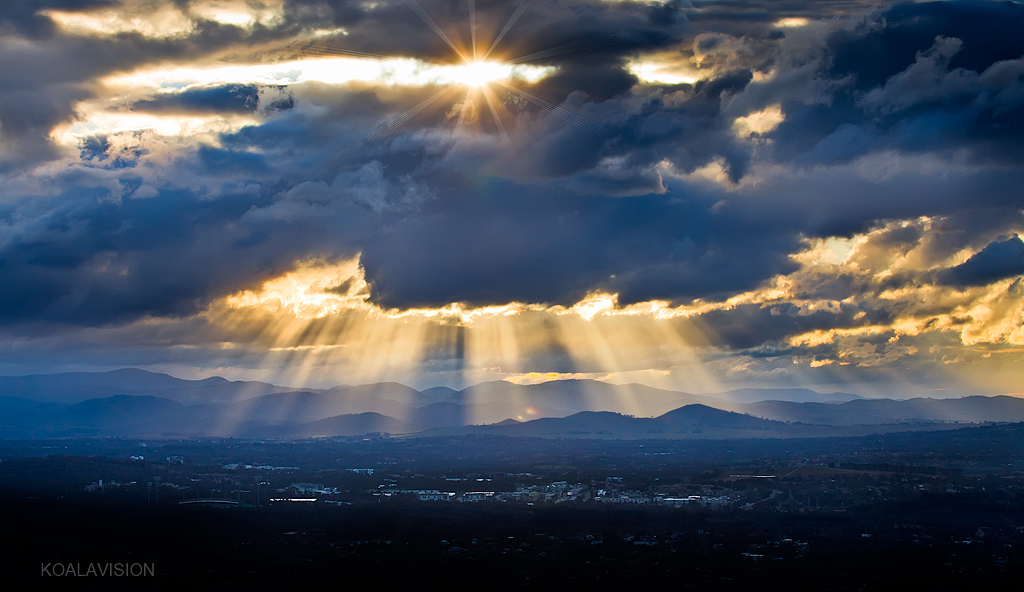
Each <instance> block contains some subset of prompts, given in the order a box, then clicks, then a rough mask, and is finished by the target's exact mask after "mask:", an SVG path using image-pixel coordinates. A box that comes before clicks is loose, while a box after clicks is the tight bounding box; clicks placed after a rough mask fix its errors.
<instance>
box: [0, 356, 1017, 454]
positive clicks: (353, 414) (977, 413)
mask: <svg viewBox="0 0 1024 592" xmlns="http://www.w3.org/2000/svg"><path fill="white" fill-rule="evenodd" d="M997 421H1024V400H1021V399H1017V398H1013V397H980V396H979V397H965V398H962V399H910V400H906V401H895V400H890V399H863V398H861V397H859V396H857V395H854V394H849V393H829V394H823V393H818V392H815V391H812V390H807V389H740V390H734V391H729V392H724V393H714V394H706V395H693V394H689V393H683V392H674V391H667V390H662V389H656V388H653V387H649V386H644V385H639V384H629V385H614V384H608V383H604V382H599V381H593V380H565V381H552V382H546V383H541V384H535V385H516V384H512V383H508V382H488V383H482V384H478V385H474V386H471V387H469V388H466V389H463V390H461V391H456V390H454V389H450V388H447V387H435V388H431V389H426V390H424V391H417V390H415V389H412V388H410V387H407V386H404V385H401V384H398V383H377V384H370V385H359V386H337V387H333V388H329V389H296V388H290V387H282V386H277V385H273V384H267V383H262V382H247V381H234V382H232V381H228V380H225V379H223V378H219V377H212V378H207V379H204V380H183V379H179V378H174V377H172V376H169V375H166V374H157V373H152V372H147V371H144V370H138V369H124V370H116V371H112V372H103V373H67V374H54V375H33V376H17V377H0V438H6V439H20V438H42V437H81V436H132V437H147V438H158V437H194V436H238V437H267V438H307V437H317V436H354V435H361V434H367V433H379V432H385V433H390V434H424V435H443V434H452V433H459V434H465V433H493V434H505V435H521V436H539V437H601V438H732V437H775V438H778V437H802V436H815V437H818V436H829V435H851V434H859V433H872V432H879V431H898V430H911V429H940V428H945V427H951V424H952V425H953V426H955V425H956V424H955V423H954V422H964V423H980V422H997Z"/></svg>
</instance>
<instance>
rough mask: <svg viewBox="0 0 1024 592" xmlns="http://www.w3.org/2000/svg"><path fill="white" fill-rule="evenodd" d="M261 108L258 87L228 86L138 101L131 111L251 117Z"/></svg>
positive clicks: (198, 89)
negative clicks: (211, 113)
mask: <svg viewBox="0 0 1024 592" xmlns="http://www.w3.org/2000/svg"><path fill="white" fill-rule="evenodd" d="M258 104H259V87H258V86H256V85H255V84H226V85H221V86H215V87H210V88H195V89H187V90H184V91H182V92H178V93H167V94H164V95H161V96H158V97H155V98H153V99H147V100H142V101H136V102H135V103H133V104H132V105H131V108H132V110H133V111H148V112H151V113H209V112H214V113H252V112H253V111H255V110H256V107H257V105H258Z"/></svg>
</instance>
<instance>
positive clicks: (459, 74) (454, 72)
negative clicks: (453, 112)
mask: <svg viewBox="0 0 1024 592" xmlns="http://www.w3.org/2000/svg"><path fill="white" fill-rule="evenodd" d="M404 2H405V4H406V5H407V6H408V7H409V8H410V9H412V11H413V12H415V13H416V14H417V15H418V16H419V17H420V19H421V20H422V21H423V22H424V23H425V24H426V25H427V26H429V27H430V28H431V29H432V30H433V31H434V33H436V34H437V36H438V37H439V38H440V39H441V40H442V41H444V42H445V43H446V44H447V45H448V47H450V48H451V49H452V51H453V52H454V53H455V55H456V56H458V58H459V59H460V60H461V62H462V63H459V64H457V65H456V64H446V65H440V64H433V65H429V66H428V67H427V68H426V69H429V70H433V72H435V73H436V74H439V76H438V77H437V79H436V80H435V82H436V83H440V84H443V85H444V86H443V87H442V88H441V89H440V90H439V91H437V92H436V93H434V94H433V95H431V96H429V97H427V98H426V99H425V100H423V101H422V102H420V103H419V104H417V105H415V106H413V107H412V108H410V109H408V110H407V111H405V112H404V113H401V114H399V115H397V116H396V117H394V118H392V119H391V120H390V121H387V122H385V123H382V124H380V125H378V126H377V127H376V129H374V130H373V131H372V132H370V133H369V134H367V135H366V136H364V137H363V138H361V139H359V140H357V141H356V142H354V143H353V144H350V145H349V146H348V147H347V148H345V149H344V150H342V151H341V152H339V153H338V154H337V155H335V157H334V158H333V159H331V161H330V163H329V165H328V166H333V165H335V164H337V163H340V162H342V161H344V159H345V158H347V157H348V156H349V155H350V154H353V153H355V152H356V151H357V150H358V148H359V147H360V146H362V145H365V144H368V143H370V142H374V141H377V140H379V139H381V138H383V137H385V136H387V135H388V134H390V133H392V132H393V131H395V130H396V129H398V128H399V127H400V126H401V125H402V124H403V123H405V122H406V121H408V120H409V119H411V118H412V117H415V116H416V115H417V114H418V113H420V112H421V111H423V110H424V109H426V108H428V107H429V106H430V105H431V104H433V103H434V102H436V101H438V100H439V99H441V98H442V97H444V96H445V95H447V93H448V91H450V90H451V89H452V88H454V87H457V86H462V87H466V88H468V91H467V92H466V97H465V99H464V100H463V101H461V102H459V103H457V106H458V107H459V117H458V119H457V124H456V128H455V132H454V139H453V141H452V144H451V146H452V147H453V148H454V147H455V145H456V143H457V142H458V139H459V137H461V135H462V133H463V128H464V127H465V124H466V122H467V119H468V117H467V112H468V111H470V110H471V107H472V106H473V105H478V104H480V103H479V102H478V101H476V100H474V97H475V98H477V99H479V98H481V97H482V98H483V100H484V102H485V103H486V104H487V108H488V110H489V111H490V114H491V120H492V121H493V123H494V128H495V130H496V131H497V133H498V135H499V136H500V137H501V141H502V142H503V143H504V144H505V145H506V146H508V145H511V139H510V138H509V135H508V132H507V131H506V130H505V126H504V124H503V123H502V122H501V116H500V115H499V113H498V111H499V109H504V102H503V101H502V100H501V99H500V98H499V97H497V96H496V95H495V92H494V91H495V90H497V91H498V92H502V89H504V91H507V92H508V94H509V95H516V96H517V97H518V98H519V99H523V100H526V101H528V102H530V103H533V104H534V105H536V106H537V107H540V108H542V109H544V110H545V111H548V112H549V113H551V114H552V115H555V116H556V117H558V118H560V119H562V120H563V121H565V122H566V123H568V124H570V125H573V126H576V127H578V128H579V129H581V130H582V131H584V132H586V133H588V134H591V135H594V136H597V137H598V138H600V139H602V140H609V139H613V138H614V137H615V134H614V133H612V132H610V131H609V130H606V129H605V128H604V127H602V126H600V125H598V124H596V123H593V122H591V121H588V120H586V119H584V118H583V117H580V116H579V115H577V114H575V113H572V112H570V111H568V110H566V109H564V108H562V107H559V106H558V105H555V104H552V103H549V102H548V101H545V100H544V99H542V98H540V97H537V96H535V95H533V94H531V93H529V92H528V91H526V90H525V89H524V88H520V87H518V86H516V85H514V84H512V82H513V81H514V80H518V81H521V82H526V83H530V82H535V81H537V80H539V79H540V78H543V77H544V76H547V75H548V74H550V73H551V72H552V71H553V70H554V68H553V67H552V66H547V65H545V66H536V65H529V62H535V61H538V60H543V59H546V58H551V57H554V56H560V55H565V54H568V53H573V52H577V51H585V50H590V49H595V48H598V47H602V46H607V45H611V44H617V43H623V42H625V41H627V40H628V39H627V38H626V37H625V36H624V35H623V34H622V33H618V32H616V33H603V34H600V35H596V36H593V37H587V38H584V39H580V40H577V41H572V42H569V43H566V44H563V45H559V46H555V47H551V48H548V49H545V50H541V51H537V52H534V53H530V54H526V55H522V56H519V57H516V58H511V59H506V58H497V56H498V53H497V52H495V49H496V48H497V47H498V45H499V44H500V43H501V41H502V39H504V37H505V35H506V34H507V33H508V32H509V30H511V28H512V26H513V25H514V24H515V23H516V21H517V20H518V19H519V17H521V16H522V15H523V12H524V11H525V10H526V8H527V6H529V5H530V2H531V0H520V2H519V5H518V7H517V8H516V10H515V12H514V13H512V15H511V16H510V17H509V19H508V21H507V22H506V23H505V26H504V27H502V29H501V32H499V33H498V34H497V36H496V37H495V38H494V41H493V42H492V43H491V44H490V46H489V47H488V48H487V50H486V51H483V48H482V47H478V46H477V36H476V2H475V0H469V17H470V18H469V25H470V27H469V28H470V37H471V43H470V44H469V45H468V46H462V47H460V46H459V45H457V44H456V43H455V42H454V41H452V39H451V38H450V37H449V36H448V35H447V34H446V33H445V32H444V31H443V30H442V29H441V27H439V26H438V25H437V23H435V22H434V19H432V18H430V15H429V14H427V12H426V11H425V10H423V7H422V6H420V5H419V2H417V0H404ZM304 51H308V52H310V53H318V54H324V55H328V56H332V57H346V58H355V59H362V60H367V59H369V60H389V59H392V58H391V57H389V56H385V55H377V54H370V53H366V52H363V51H357V50H351V49H342V48H338V47H332V46H326V45H318V44H316V43H310V44H307V45H306V46H305V47H304ZM492 56H495V57H492ZM488 58H491V59H488ZM496 60H497V61H496ZM492 83H493V84H494V85H495V87H494V88H493V89H492V88H489V87H491V84H492ZM497 87H501V89H499V88H497ZM506 112H507V110H506Z"/></svg>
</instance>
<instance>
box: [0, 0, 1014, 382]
mask: <svg viewBox="0 0 1024 592" xmlns="http://www.w3.org/2000/svg"><path fill="white" fill-rule="evenodd" d="M1022 30H1024V4H1022V3H1016V2H933V3H875V2H857V1H854V0H849V1H835V2H822V1H814V2H811V1H800V0H795V1H792V2H768V1H764V0H761V1H758V0H736V1H722V2H712V1H692V2H683V1H666V2H662V1H654V0H652V1H638V2H631V1H614V0H532V1H531V0H507V1H506V0H475V1H474V0H451V1H449V0H379V1H378V0H367V1H364V2H359V1H353V0H215V1H208V2H198V1H190V0H9V1H7V2H3V3H2V4H0V374H6V375H21V374H30V373H51V372H65V371H99V370H108V369H114V368H121V367H139V368H145V369H149V370H153V371H162V372H168V373H171V374H173V375H175V376H180V377H185V378H202V377H207V376H213V375H218V376H224V377H226V378H230V379H244V380H265V381H269V382H275V383H277V384H289V385H296V386H330V385H336V384H360V383H369V382H376V381H384V380H388V381H397V382H402V383H404V384H408V385H410V386H414V387H417V388H425V387H430V386H435V385H447V386H451V387H456V388H461V387H464V386H468V385H472V384H475V383H479V382H483V381H489V380H508V381H512V382H517V383H524V384H529V383H535V382H541V381H545V380H552V379H567V378H591V379H597V380H605V381H609V382H613V383H630V382H637V383H643V384H648V385H651V386H656V387H661V388H669V389H674V390H684V391H688V392H693V393H701V392H718V391H722V390H728V389H731V388H739V387H766V388H789V387H807V388H813V389H816V390H819V391H823V392H832V391H843V392H853V393H858V394H862V395H865V396H896V397H900V398H903V397H909V396H935V397H948V396H961V395H966V394H1014V393H1016V394H1020V393H1021V392H1024V383H1022V379H1024V364H1022V361H1024V283H1022V274H1024V242H1022V240H1021V235H1024V189H1022V188H1024V35H1021V34H1020V32H1021V31H1022Z"/></svg>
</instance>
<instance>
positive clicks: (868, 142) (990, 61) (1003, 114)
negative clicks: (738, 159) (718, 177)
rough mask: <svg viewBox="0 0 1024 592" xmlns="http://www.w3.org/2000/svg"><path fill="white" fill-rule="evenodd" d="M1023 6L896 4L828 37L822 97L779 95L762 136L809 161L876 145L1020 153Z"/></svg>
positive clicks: (999, 155)
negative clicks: (870, 22) (827, 87)
mask: <svg viewBox="0 0 1024 592" xmlns="http://www.w3.org/2000/svg"><path fill="white" fill-rule="evenodd" d="M1021 26H1024V6H1021V5H1019V4H1009V3H987V2H970V3H963V2H941V3H930V4H913V5H906V6H897V7H895V8H892V9H890V10H888V11H887V12H885V13H884V14H882V15H881V17H880V18H879V20H878V21H877V24H876V25H875V26H873V27H871V28H870V29H869V30H866V31H865V30H863V29H857V28H853V29H840V30H837V31H836V32H835V33H833V34H831V35H830V36H829V37H828V39H827V45H826V48H827V52H826V53H825V54H824V55H825V56H826V59H825V61H823V62H822V65H823V69H822V70H819V71H818V72H816V74H815V75H816V76H817V77H818V78H819V79H821V80H831V81H833V82H834V84H835V87H834V89H833V90H832V91H831V92H830V93H829V95H828V100H827V101H822V102H819V103H817V104H815V103H810V104H808V103H803V104H801V103H798V102H794V101H783V103H782V104H783V110H784V112H785V115H786V120H785V122H783V123H782V125H780V126H779V128H778V129H777V130H776V131H775V132H773V133H771V134H769V137H770V138H771V139H772V140H773V141H774V142H775V149H776V157H777V158H780V159H796V160H797V161H798V162H802V163H805V164H808V165H813V164H819V163H836V162H846V161H849V160H852V159H854V158H857V157H860V156H863V155H864V154H868V153H871V152H874V151H879V150H899V151H903V152H941V151H951V152H952V151H964V150H966V151H967V153H968V154H970V156H971V157H972V158H976V159H978V160H980V161H988V162H1005V163H1018V162H1019V161H1020V159H1021V157H1022V156H1024V77H1022V74H1024V37H1022V36H1021V35H1020V34H1019V31H1020V28H1021Z"/></svg>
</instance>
